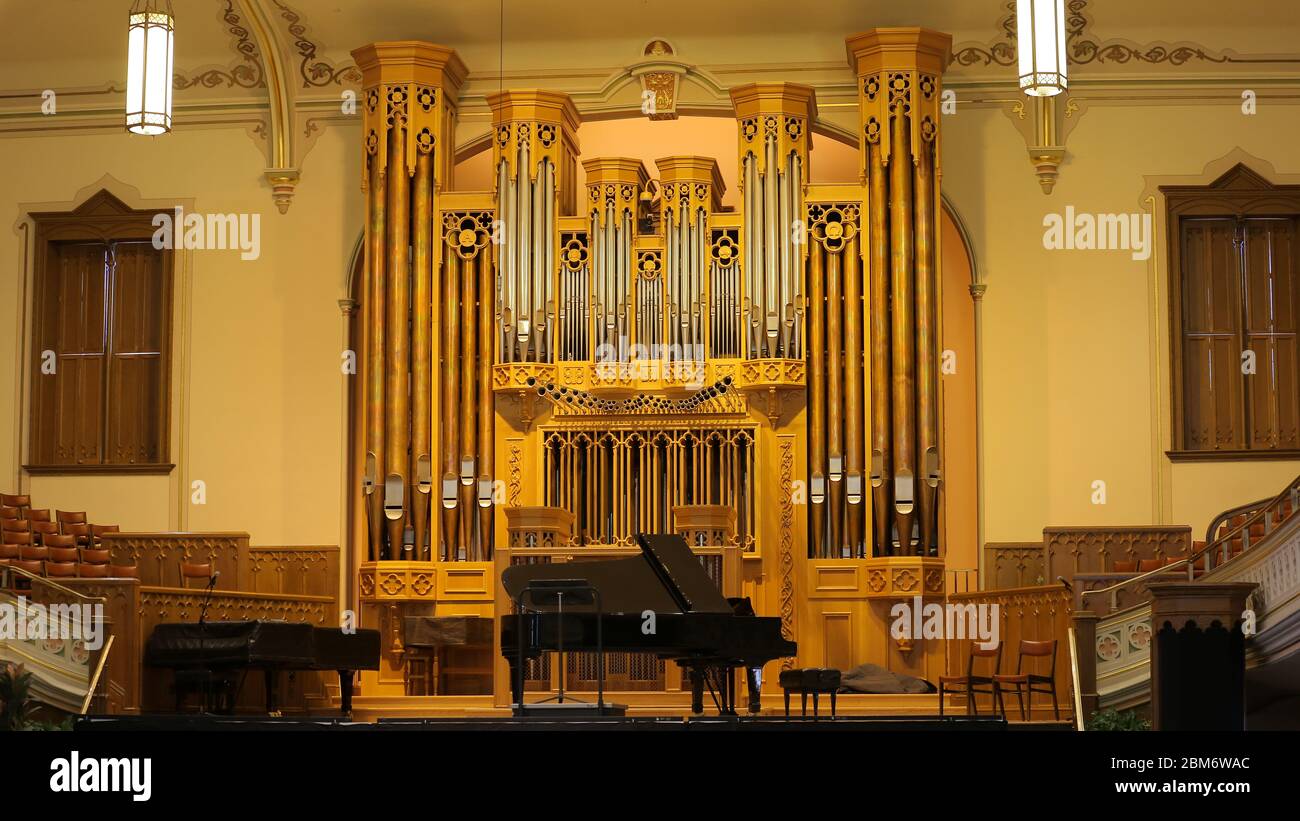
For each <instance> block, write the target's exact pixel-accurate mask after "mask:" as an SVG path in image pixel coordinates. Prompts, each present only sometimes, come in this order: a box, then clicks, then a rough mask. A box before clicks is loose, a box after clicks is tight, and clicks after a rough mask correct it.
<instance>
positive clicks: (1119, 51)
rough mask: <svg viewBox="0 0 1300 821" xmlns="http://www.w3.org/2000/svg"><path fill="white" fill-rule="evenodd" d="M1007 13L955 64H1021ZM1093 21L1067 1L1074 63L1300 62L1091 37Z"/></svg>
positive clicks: (1011, 12)
mask: <svg viewBox="0 0 1300 821" xmlns="http://www.w3.org/2000/svg"><path fill="white" fill-rule="evenodd" d="M1004 11H1006V12H1007V13H1006V14H1005V15H1004V16H1002V17H1000V18H999V19H998V23H997V27H998V29H999V30H1000V31H1001V32H1002V34H1001V36H999V37H998V39H996V40H993V41H991V42H989V43H973V44H963V45H961V46H959V47H958V48H956V49H954V51H953V63H954V64H955V65H959V66H992V65H997V66H1012V65H1015V62H1016V5H1015V3H1014V2H1009V3H1007V4H1006V5H1005V6H1004ZM1092 24H1093V20H1092V15H1091V14H1090V13H1089V10H1088V0H1069V2H1068V3H1066V19H1065V41H1066V49H1067V51H1068V52H1069V55H1070V62H1071V63H1073V64H1074V65H1088V64H1093V63H1095V64H1097V65H1102V64H1119V65H1123V64H1128V63H1140V64H1144V65H1148V66H1160V65H1167V66H1173V67H1179V66H1184V65H1189V64H1192V63H1210V64H1238V65H1269V64H1275V65H1287V64H1300V55H1266V54H1244V55H1238V54H1234V53H1231V52H1229V51H1227V50H1223V49H1214V48H1210V47H1209V46H1204V45H1201V44H1199V43H1190V42H1180V43H1162V42H1157V43H1149V44H1146V45H1140V44H1137V43H1134V42H1132V41H1130V40H1122V39H1110V40H1101V39H1099V38H1097V37H1096V36H1095V35H1093V34H1092V32H1091V31H1090V29H1091V28H1092Z"/></svg>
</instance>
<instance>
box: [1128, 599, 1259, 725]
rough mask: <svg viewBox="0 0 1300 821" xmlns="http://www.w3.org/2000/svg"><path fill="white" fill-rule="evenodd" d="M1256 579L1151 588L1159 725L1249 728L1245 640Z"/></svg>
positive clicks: (1153, 707)
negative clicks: (1244, 629) (1249, 600)
mask: <svg viewBox="0 0 1300 821" xmlns="http://www.w3.org/2000/svg"><path fill="white" fill-rule="evenodd" d="M1256 587H1258V585H1257V584H1255V583H1254V582H1234V583H1227V584H1206V583H1203V582H1161V583H1157V584H1152V585H1150V589H1151V628H1152V632H1153V633H1154V634H1155V635H1154V637H1153V640H1152V643H1151V713H1152V715H1153V716H1154V718H1155V728H1156V729H1157V730H1244V729H1245V728H1246V641H1245V636H1243V635H1242V632H1241V623H1242V613H1243V612H1244V611H1245V609H1246V597H1247V596H1249V595H1250V594H1251V592H1252V591H1254V590H1255V588H1256Z"/></svg>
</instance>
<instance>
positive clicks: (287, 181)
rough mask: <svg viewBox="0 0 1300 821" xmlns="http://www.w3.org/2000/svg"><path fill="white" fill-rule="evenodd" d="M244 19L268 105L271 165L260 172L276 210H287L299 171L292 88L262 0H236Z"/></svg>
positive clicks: (282, 211) (281, 211)
mask: <svg viewBox="0 0 1300 821" xmlns="http://www.w3.org/2000/svg"><path fill="white" fill-rule="evenodd" d="M240 4H241V5H242V6H243V7H244V11H245V13H246V16H247V18H248V23H249V28H251V29H252V31H253V33H254V36H256V38H257V40H258V42H259V43H260V44H261V47H262V54H263V55H264V57H265V61H266V64H265V69H266V76H267V80H268V82H267V85H266V88H267V103H268V105H269V107H270V123H269V134H268V140H269V143H270V147H271V167H270V168H267V169H266V170H265V171H263V176H264V177H265V179H266V181H267V183H268V184H269V185H270V186H271V197H272V199H273V200H274V202H275V205H276V207H277V208H279V209H280V213H281V214H283V213H285V212H286V211H288V210H289V203H290V202H292V200H293V192H294V188H295V186H297V184H298V179H299V171H298V168H297V167H296V166H295V165H294V144H295V136H296V135H295V132H296V131H297V129H296V128H295V123H296V113H295V111H294V102H295V100H294V89H293V88H292V84H291V83H290V82H289V75H288V73H287V71H286V66H285V61H284V59H283V56H284V55H283V52H282V51H281V49H280V44H279V41H278V40H277V39H276V36H275V28H274V26H272V24H271V15H270V12H269V10H268V9H267V8H266V5H265V2H264V0H240Z"/></svg>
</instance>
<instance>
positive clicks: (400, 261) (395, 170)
mask: <svg viewBox="0 0 1300 821" xmlns="http://www.w3.org/2000/svg"><path fill="white" fill-rule="evenodd" d="M388 134H389V139H390V144H389V148H388V214H389V220H388V276H389V280H390V282H391V283H392V287H391V288H390V289H389V293H388V303H387V308H388V314H387V317H386V319H385V325H386V326H387V328H388V329H389V331H390V332H391V335H390V337H389V339H388V345H387V354H388V355H387V357H386V359H385V362H384V369H385V374H386V376H387V380H386V384H385V386H384V389H385V393H386V394H387V404H386V408H385V414H384V442H385V444H386V454H385V457H384V464H385V466H386V468H387V474H386V476H385V477H384V517H385V518H386V519H387V520H388V558H389V559H400V558H402V541H403V534H404V531H405V528H406V505H407V500H406V489H407V488H406V484H407V465H408V453H409V449H410V424H411V420H410V417H409V416H408V415H407V414H408V412H409V407H408V405H409V402H408V400H409V398H410V396H409V389H410V388H409V385H408V381H407V380H408V378H409V367H410V347H409V343H410V336H409V334H408V331H407V324H408V322H409V321H410V320H409V314H410V309H411V305H410V260H409V259H408V254H409V253H410V246H409V244H408V235H409V231H410V224H411V223H410V218H411V215H410V206H411V195H410V188H411V186H410V183H411V181H410V178H409V177H407V175H406V129H405V128H404V127H401V124H400V123H395V124H394V126H393V128H392V129H390V130H389V132H388Z"/></svg>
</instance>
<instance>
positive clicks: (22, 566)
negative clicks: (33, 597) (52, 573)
mask: <svg viewBox="0 0 1300 821" xmlns="http://www.w3.org/2000/svg"><path fill="white" fill-rule="evenodd" d="M9 566H10V567H16V568H18V569H19V570H26V571H27V572H28V573H31V574H32V575H33V576H44V575H45V574H44V572H42V571H44V570H45V562H42V561H38V560H36V559H14V560H13V561H11V562H9ZM9 588H10V589H11V590H31V589H32V580H31V579H29V578H27V577H25V576H23V575H21V574H18V573H10V574H9Z"/></svg>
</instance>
